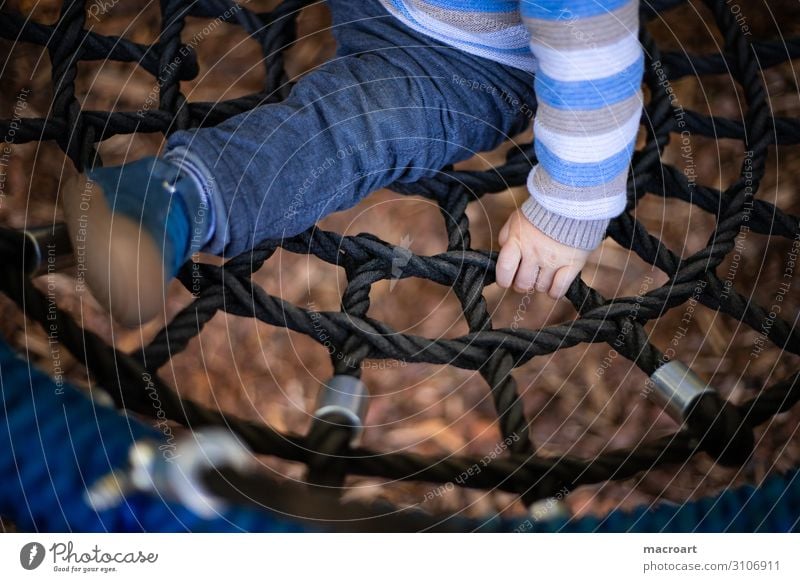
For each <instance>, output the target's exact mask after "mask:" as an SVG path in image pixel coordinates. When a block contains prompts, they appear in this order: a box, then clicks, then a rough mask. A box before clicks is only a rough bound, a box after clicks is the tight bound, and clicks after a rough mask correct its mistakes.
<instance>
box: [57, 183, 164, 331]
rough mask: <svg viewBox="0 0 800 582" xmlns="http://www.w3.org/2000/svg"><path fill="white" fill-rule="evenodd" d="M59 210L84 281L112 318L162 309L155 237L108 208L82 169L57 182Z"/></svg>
mask: <svg viewBox="0 0 800 582" xmlns="http://www.w3.org/2000/svg"><path fill="white" fill-rule="evenodd" d="M62 196H63V202H62V204H63V208H64V216H65V218H66V222H67V228H68V229H69V232H70V236H71V237H72V244H73V247H74V249H75V253H76V257H77V259H78V261H79V262H81V261H82V262H83V265H85V268H86V271H85V273H86V282H87V283H88V285H89V288H90V289H91V291H92V294H93V295H94V296H95V298H96V299H97V300H98V301H100V303H102V304H103V305H104V306H105V307H106V309H108V311H109V313H110V314H111V316H112V317H113V318H114V320H116V321H118V322H119V323H121V324H123V325H126V326H130V327H134V326H139V325H142V324H144V323H146V322H147V321H149V320H150V319H152V318H153V317H155V316H156V315H157V314H158V313H159V312H163V310H164V302H165V296H166V287H167V283H168V281H167V278H166V274H165V270H164V263H163V258H162V254H161V251H160V248H159V246H158V244H156V241H154V240H153V239H152V237H151V236H150V235H149V234H148V233H147V231H146V230H144V229H142V228H140V225H139V224H137V223H136V222H134V221H133V220H131V219H130V218H128V217H126V216H123V215H121V214H114V213H112V212H111V210H110V208H109V206H108V203H107V201H106V197H105V196H104V194H103V189H102V187H101V186H100V184H98V183H97V182H94V181H92V180H90V179H88V178H87V177H86V176H85V175H84V174H79V175H74V176H71V177H69V178H67V179H66V180H65V181H64V182H62Z"/></svg>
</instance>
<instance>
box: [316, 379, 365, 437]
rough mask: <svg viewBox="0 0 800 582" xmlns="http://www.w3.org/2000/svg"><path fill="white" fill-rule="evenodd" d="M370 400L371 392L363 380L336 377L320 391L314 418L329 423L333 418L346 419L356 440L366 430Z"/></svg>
mask: <svg viewBox="0 0 800 582" xmlns="http://www.w3.org/2000/svg"><path fill="white" fill-rule="evenodd" d="M368 400H369V390H367V387H366V385H365V384H364V383H363V382H362V381H361V380H359V379H358V378H354V377H353V376H347V375H338V376H334V377H333V378H331V379H330V380H328V382H327V383H326V384H325V386H323V387H322V390H320V392H319V396H318V397H317V410H316V412H314V416H315V417H316V418H318V419H320V420H322V421H327V422H333V421H331V420H329V419H330V418H331V417H338V418H345V419H346V420H347V424H349V425H350V427H351V428H352V431H353V439H354V440H355V439H356V438H358V437H359V436H361V432H362V431H363V430H364V417H365V416H366V414H367V403H368ZM338 422H340V423H341V421H340V420H339V421H338Z"/></svg>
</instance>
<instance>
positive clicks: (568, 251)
mask: <svg viewBox="0 0 800 582" xmlns="http://www.w3.org/2000/svg"><path fill="white" fill-rule="evenodd" d="M499 242H500V246H501V249H500V256H499V257H498V258H497V267H496V278H497V284H498V285H500V287H503V288H508V287H511V285H512V283H513V285H514V290H515V291H518V292H520V293H526V292H528V291H530V290H531V289H535V290H536V291H539V292H540V293H547V294H548V295H549V296H550V297H552V298H553V299H558V298H560V297H563V296H564V294H565V293H566V292H567V289H568V288H569V286H570V284H571V283H572V281H573V280H574V279H575V277H576V276H577V275H578V273H580V270H581V269H582V268H583V265H584V264H585V263H586V258H587V257H588V256H589V252H590V251H585V250H582V249H576V248H574V247H571V246H568V245H565V244H562V243H560V242H558V241H557V240H554V239H552V238H550V237H549V236H547V235H546V234H544V233H543V232H542V231H540V230H539V229H538V228H536V227H535V226H533V224H531V222H530V221H529V220H528V219H527V218H525V215H524V214H522V211H520V210H517V211H515V212H514V213H513V214H512V215H511V216H510V217H509V219H508V220H507V221H506V223H505V225H504V226H503V228H502V229H501V230H500V237H499Z"/></svg>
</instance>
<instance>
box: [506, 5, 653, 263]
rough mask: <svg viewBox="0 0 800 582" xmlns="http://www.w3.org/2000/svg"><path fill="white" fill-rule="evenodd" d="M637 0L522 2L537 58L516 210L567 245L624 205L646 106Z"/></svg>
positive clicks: (583, 243) (594, 232)
mask: <svg viewBox="0 0 800 582" xmlns="http://www.w3.org/2000/svg"><path fill="white" fill-rule="evenodd" d="M638 4H639V3H638V0H521V2H520V12H521V15H522V19H523V22H524V23H525V25H526V26H527V28H528V30H529V32H530V39H531V40H530V42H531V50H532V52H533V54H534V56H535V57H536V61H537V71H536V77H535V80H534V89H535V91H536V96H537V101H538V109H537V112H536V118H535V119H534V126H533V127H534V137H535V151H536V157H537V159H538V164H537V165H536V166H535V167H534V168H533V170H532V171H531V173H530V175H529V177H528V190H529V191H530V197H529V198H528V199H527V200H526V201H525V203H524V204H523V205H522V212H523V213H524V214H525V216H526V217H527V218H528V220H530V221H531V222H532V223H533V224H534V226H536V227H537V228H538V229H539V230H541V231H542V232H544V233H545V234H546V235H548V236H550V237H551V238H554V239H555V240H557V241H559V242H562V243H564V244H567V245H569V246H572V247H576V248H581V249H593V248H595V247H597V246H598V245H599V244H600V242H601V241H602V239H603V236H604V234H605V231H606V227H607V226H608V223H609V221H610V219H612V218H614V217H616V216H618V215H619V214H620V213H622V211H623V210H624V209H625V203H626V194H625V192H626V183H627V176H628V168H629V165H630V160H631V156H632V154H633V148H634V144H635V141H636V133H637V130H638V127H639V118H640V115H641V110H642V93H641V79H642V75H643V72H644V58H643V53H642V48H641V45H640V44H639V42H638V34H637V33H638V22H639V19H638Z"/></svg>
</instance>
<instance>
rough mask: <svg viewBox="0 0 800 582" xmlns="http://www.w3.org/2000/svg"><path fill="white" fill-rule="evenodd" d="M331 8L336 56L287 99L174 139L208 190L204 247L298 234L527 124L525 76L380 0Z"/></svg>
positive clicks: (529, 108) (225, 250)
mask: <svg viewBox="0 0 800 582" xmlns="http://www.w3.org/2000/svg"><path fill="white" fill-rule="evenodd" d="M328 3H329V5H330V8H331V12H332V16H333V34H334V37H335V39H336V42H337V52H336V56H335V58H333V59H331V60H330V61H328V62H327V63H325V64H323V65H322V66H320V67H319V68H317V69H315V70H313V71H312V72H309V73H308V74H306V75H305V76H304V77H302V78H301V79H300V80H299V81H298V82H297V84H296V85H295V86H294V88H293V89H292V91H291V94H290V95H289V97H288V98H287V99H286V100H285V101H283V102H281V103H278V104H270V105H264V106H261V107H258V108H256V109H254V110H252V111H247V112H244V113H241V114H239V115H237V116H235V117H232V118H230V119H228V120H227V121H225V122H223V123H221V124H219V125H217V126H215V127H212V128H204V129H196V130H191V131H179V132H176V133H175V134H173V135H172V136H170V138H169V139H168V141H167V147H166V151H167V152H171V154H170V155H172V156H175V157H179V158H184V159H185V162H184V163H186V164H188V165H190V166H192V167H193V168H194V169H195V171H196V172H198V173H199V174H200V175H201V176H202V178H201V181H203V182H205V183H204V184H203V187H204V188H205V189H206V190H207V191H209V192H210V193H211V198H212V202H213V208H214V214H215V223H216V226H215V229H214V234H213V237H212V238H211V240H210V241H209V242H208V244H207V245H206V247H205V248H204V249H203V250H205V251H206V252H210V253H213V254H217V255H229V256H231V255H236V254H238V253H240V252H243V251H245V250H247V249H248V248H250V247H252V246H253V245H255V244H258V243H260V242H262V241H264V240H267V239H278V238H281V237H286V236H292V235H295V234H297V233H300V232H303V231H304V230H306V229H308V228H309V227H311V226H313V225H314V224H315V223H316V222H317V221H319V220H320V219H321V218H323V217H325V216H326V215H328V214H330V213H332V212H335V211H337V210H343V209H346V208H350V207H352V206H354V205H355V204H357V203H358V202H359V201H360V200H361V199H363V198H364V197H366V196H367V195H368V194H369V193H370V192H372V191H374V190H377V189H379V188H383V187H387V186H391V184H393V183H411V182H415V181H417V180H419V179H421V178H425V177H430V176H433V175H435V174H436V173H437V172H438V171H439V170H441V168H442V167H443V166H445V165H447V164H451V163H454V162H458V161H461V160H465V159H467V158H469V157H471V156H472V155H474V154H475V153H476V152H480V151H487V150H491V149H493V148H495V147H496V146H498V145H499V144H501V143H503V142H504V141H506V140H507V139H509V138H510V137H512V136H514V135H515V134H518V133H520V132H521V131H523V130H525V128H526V127H527V126H528V124H529V123H530V121H531V118H532V114H533V109H534V107H535V105H534V104H535V100H534V95H533V79H532V76H531V74H530V73H528V72H525V71H522V70H517V69H514V68H511V67H508V66H504V65H500V64H498V63H494V62H492V61H489V60H487V59H483V58H481V57H476V56H473V55H469V54H467V53H464V52H462V51H459V50H458V49H454V48H452V47H448V46H445V45H442V44H440V43H437V42H436V41H433V40H431V39H429V38H427V37H425V36H422V35H420V34H418V33H416V32H414V31H412V30H411V29H409V28H407V27H406V26H404V25H403V24H401V23H400V22H399V21H397V20H396V19H394V18H393V17H392V16H391V15H390V14H389V13H388V12H386V10H385V9H384V8H383V7H382V6H381V5H380V3H379V2H378V0H359V1H358V2H355V1H353V0H329V2H328Z"/></svg>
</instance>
